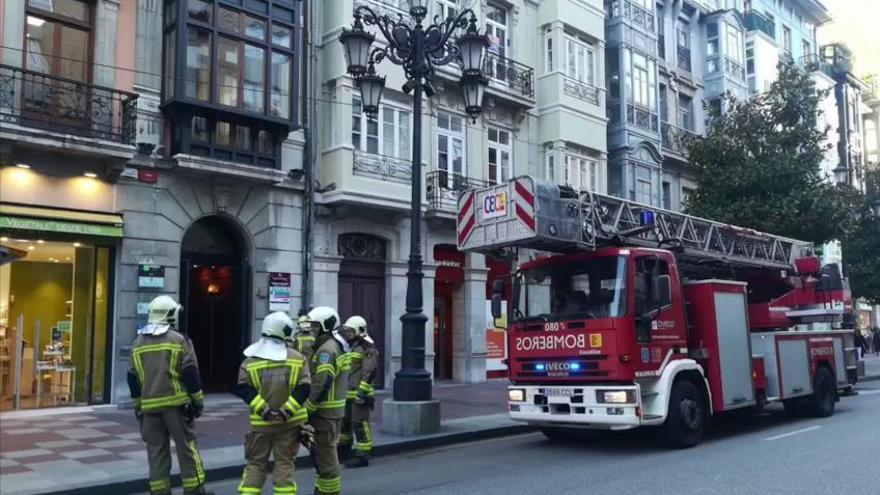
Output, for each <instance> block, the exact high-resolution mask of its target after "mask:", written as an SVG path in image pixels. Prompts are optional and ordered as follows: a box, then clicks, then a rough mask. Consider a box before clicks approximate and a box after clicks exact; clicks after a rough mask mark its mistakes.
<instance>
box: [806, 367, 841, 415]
mask: <svg viewBox="0 0 880 495" xmlns="http://www.w3.org/2000/svg"><path fill="white" fill-rule="evenodd" d="M835 402H837V387H836V385H835V383H834V375H832V374H831V370H829V369H828V368H826V367H824V366H822V367H820V368H819V369H818V370H817V371H816V378H815V383H814V386H813V396H812V397H811V398H810V412H811V413H813V416H815V417H817V418H827V417H828V416H831V415H832V414H834V403H835Z"/></svg>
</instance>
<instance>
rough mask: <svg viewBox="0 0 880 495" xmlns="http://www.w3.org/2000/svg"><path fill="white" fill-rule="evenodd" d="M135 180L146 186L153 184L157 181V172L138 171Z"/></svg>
mask: <svg viewBox="0 0 880 495" xmlns="http://www.w3.org/2000/svg"><path fill="white" fill-rule="evenodd" d="M137 180H138V181H140V182H144V183H146V184H155V183H156V182H158V181H159V172H157V171H156V170H146V169H138V171H137Z"/></svg>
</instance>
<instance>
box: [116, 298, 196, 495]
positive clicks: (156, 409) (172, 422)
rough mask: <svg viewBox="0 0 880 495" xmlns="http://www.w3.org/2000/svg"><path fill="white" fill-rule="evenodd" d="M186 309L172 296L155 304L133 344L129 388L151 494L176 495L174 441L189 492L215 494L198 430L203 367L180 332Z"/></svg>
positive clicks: (185, 488)
mask: <svg viewBox="0 0 880 495" xmlns="http://www.w3.org/2000/svg"><path fill="white" fill-rule="evenodd" d="M182 310H183V308H182V307H181V306H180V305H179V304H177V301H175V300H174V299H172V298H171V297H169V296H159V297H157V298H155V299H153V301H152V302H150V304H149V308H148V317H147V324H146V325H144V326H143V327H142V328H141V329H139V330H138V336H137V338H136V339H135V340H134V344H132V348H131V368H130V369H129V370H128V388H129V391H130V392H131V398H132V400H133V401H134V411H135V416H136V417H137V418H138V421H139V422H140V429H141V438H143V440H144V442H145V443H146V444H147V462H148V463H149V469H150V493H151V494H153V495H170V494H171V446H170V440H174V444H175V446H176V447H177V461H178V464H179V465H180V478H181V482H182V484H183V492H184V494H185V495H196V494H199V495H212V494H211V493H210V492H206V491H205V488H204V487H205V471H204V466H203V464H202V458H201V456H200V455H199V448H198V446H197V444H196V432H195V427H194V426H195V425H194V422H195V418H198V417H199V416H201V414H202V409H203V400H204V394H203V393H202V384H201V379H200V378H199V367H198V363H197V361H196V354H195V351H194V350H193V346H192V342H191V341H190V340H189V338H187V337H186V336H184V335H182V334H180V333H178V332H177V331H176V326H177V322H178V321H180V312H181V311H182Z"/></svg>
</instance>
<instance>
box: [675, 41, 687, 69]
mask: <svg viewBox="0 0 880 495" xmlns="http://www.w3.org/2000/svg"><path fill="white" fill-rule="evenodd" d="M675 53H676V58H677V59H678V68H679V69H684V70H686V71H688V72H691V49H690V48H689V47H686V46H683V45H676V51H675Z"/></svg>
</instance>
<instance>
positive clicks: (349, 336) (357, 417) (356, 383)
mask: <svg viewBox="0 0 880 495" xmlns="http://www.w3.org/2000/svg"><path fill="white" fill-rule="evenodd" d="M341 333H342V334H343V336H344V337H345V339H346V340H347V341H348V343H349V345H350V346H351V352H349V354H348V356H349V364H350V366H351V373H350V375H349V379H348V394H347V396H346V399H347V400H346V404H345V419H344V420H343V428H342V430H343V436H342V437H341V438H343V439H347V440H348V444H347V447H351V445H352V443H353V444H354V452H353V454H354V456H353V457H352V458H350V459H347V460H346V462H345V466H346V467H350V468H360V467H367V466H369V465H370V454H371V453H372V451H373V431H372V428H370V412H371V411H372V410H373V403H374V400H375V391H374V389H373V379H374V378H375V376H376V370H377V369H378V367H379V351H378V350H377V349H376V345H375V343H374V342H373V339H372V338H371V337H370V334H369V333H367V320H365V319H364V318H363V317H362V316H352V317H351V318H349V319H348V320H346V322H345V325H343V326H342V330H341ZM340 443H341V441H340ZM345 451H346V453H348V450H347V449H346V450H345Z"/></svg>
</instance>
